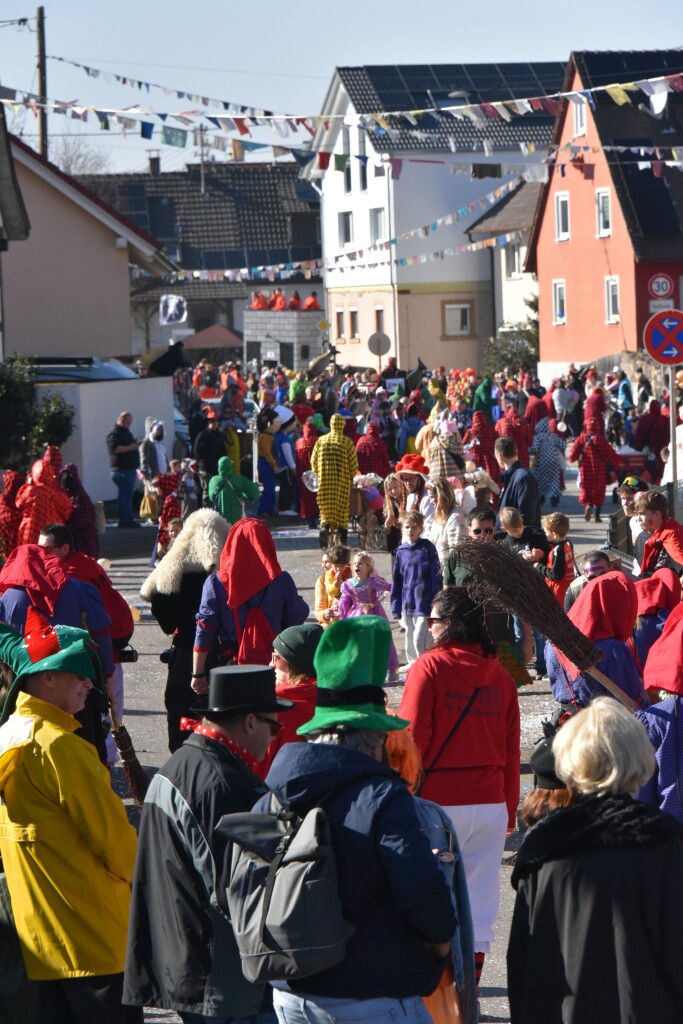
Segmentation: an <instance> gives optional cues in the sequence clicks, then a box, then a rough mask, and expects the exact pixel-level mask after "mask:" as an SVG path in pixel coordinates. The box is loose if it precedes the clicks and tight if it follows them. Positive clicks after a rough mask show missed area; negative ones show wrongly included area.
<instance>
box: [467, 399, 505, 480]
mask: <svg viewBox="0 0 683 1024" xmlns="http://www.w3.org/2000/svg"><path fill="white" fill-rule="evenodd" d="M496 437H497V434H496V431H495V430H494V428H493V427H492V426H491V424H490V423H489V421H488V420H487V419H486V416H485V414H484V413H483V412H482V411H481V410H480V409H479V410H477V412H475V413H474V415H473V416H472V426H471V427H470V429H469V430H467V431H466V432H465V436H464V437H463V439H462V443H463V444H464V445H471V446H472V454H471V456H470V457H471V459H472V462H473V463H474V464H475V466H480V467H481V469H484V470H486V472H487V473H488V474H489V476H490V477H491V479H492V480H494V481H495V482H496V483H498V482H499V480H500V467H499V465H498V463H497V462H496V456H495V453H494V445H495V443H496Z"/></svg>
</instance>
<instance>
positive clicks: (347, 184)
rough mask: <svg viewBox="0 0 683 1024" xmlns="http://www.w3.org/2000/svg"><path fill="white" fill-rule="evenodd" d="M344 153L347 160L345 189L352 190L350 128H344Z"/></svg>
mask: <svg viewBox="0 0 683 1024" xmlns="http://www.w3.org/2000/svg"><path fill="white" fill-rule="evenodd" d="M342 153H343V154H344V156H345V157H347V160H346V167H345V168H344V191H345V192H350V191H351V185H352V181H351V155H350V154H351V137H350V133H349V129H348V128H344V129H342Z"/></svg>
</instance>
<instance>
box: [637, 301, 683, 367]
mask: <svg viewBox="0 0 683 1024" xmlns="http://www.w3.org/2000/svg"><path fill="white" fill-rule="evenodd" d="M643 345H644V346H645V351H646V352H647V353H648V354H649V355H651V356H652V358H653V359H654V360H655V362H657V363H662V364H663V365H664V366H674V365H676V364H677V363H683V311H681V310H680V309H665V310H663V311H662V312H661V313H655V314H654V316H651V317H650V319H649V320H648V322H647V323H646V324H645V327H644V328H643Z"/></svg>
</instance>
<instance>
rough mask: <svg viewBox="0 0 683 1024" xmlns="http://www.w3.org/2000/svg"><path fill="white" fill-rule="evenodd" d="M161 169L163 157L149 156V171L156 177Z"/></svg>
mask: <svg viewBox="0 0 683 1024" xmlns="http://www.w3.org/2000/svg"><path fill="white" fill-rule="evenodd" d="M160 170H161V157H160V156H157V155H154V156H150V157H149V173H150V174H151V175H153V176H154V177H155V178H156V177H158V175H159V172H160Z"/></svg>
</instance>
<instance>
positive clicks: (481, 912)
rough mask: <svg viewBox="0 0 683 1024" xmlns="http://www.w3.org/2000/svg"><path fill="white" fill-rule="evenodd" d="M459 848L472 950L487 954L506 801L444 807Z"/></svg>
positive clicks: (494, 913)
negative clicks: (466, 890)
mask: <svg viewBox="0 0 683 1024" xmlns="http://www.w3.org/2000/svg"><path fill="white" fill-rule="evenodd" d="M444 811H445V812H446V814H447V815H448V817H449V818H450V819H451V821H452V822H453V827H454V828H455V832H456V835H457V837H458V842H459V843H460V849H461V850H462V859H463V865H464V868H465V877H466V878H467V889H468V891H469V894H470V907H471V909H472V924H473V927H474V951H475V953H488V952H489V950H490V948H491V943H492V942H493V939H494V938H495V934H494V931H493V925H494V923H495V920H496V917H497V916H498V904H499V901H500V862H501V860H502V857H503V851H504V849H505V833H506V831H507V822H508V811H507V806H506V804H504V803H502V804H465V805H463V806H462V807H444Z"/></svg>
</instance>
